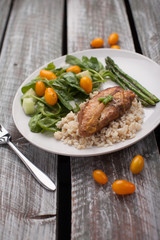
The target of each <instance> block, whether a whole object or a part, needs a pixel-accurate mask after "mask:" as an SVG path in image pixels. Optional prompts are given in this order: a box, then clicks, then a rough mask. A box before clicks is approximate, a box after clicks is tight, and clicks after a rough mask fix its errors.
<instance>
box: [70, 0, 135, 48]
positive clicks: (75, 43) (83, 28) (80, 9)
mask: <svg viewBox="0 0 160 240" xmlns="http://www.w3.org/2000/svg"><path fill="white" fill-rule="evenodd" d="M67 9H68V11H67V13H68V14H67V16H68V18H67V23H68V52H74V51H79V50H85V49H90V42H91V41H92V40H93V39H94V38H97V37H101V38H103V39H104V47H107V48H110V46H109V44H108V37H109V35H110V34H111V33H112V32H117V33H118V34H119V42H118V45H119V46H120V47H121V48H122V49H128V50H131V51H133V50H134V45H133V41H132V38H131V31H130V28H129V23H128V18H127V15H126V10H125V6H124V2H123V1H122V0H120V1H116V0H108V1H103V0H99V1H97V0H93V1H92V0H87V1H85V0H81V1H77V0H76V1H74V0H68V7H67ZM125 29H126V31H125Z"/></svg>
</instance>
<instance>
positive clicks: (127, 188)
mask: <svg viewBox="0 0 160 240" xmlns="http://www.w3.org/2000/svg"><path fill="white" fill-rule="evenodd" d="M112 189H113V191H114V192H115V193H116V194H118V195H127V194H131V193H134V191H135V185H134V184H133V183H131V182H128V181H126V180H121V179H120V180H116V181H115V182H114V183H113V184H112Z"/></svg>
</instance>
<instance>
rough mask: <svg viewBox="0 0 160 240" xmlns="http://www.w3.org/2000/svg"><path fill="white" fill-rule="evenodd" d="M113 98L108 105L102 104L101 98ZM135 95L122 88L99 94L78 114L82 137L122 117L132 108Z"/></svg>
mask: <svg viewBox="0 0 160 240" xmlns="http://www.w3.org/2000/svg"><path fill="white" fill-rule="evenodd" d="M108 95H112V96H113V100H112V101H111V102H109V103H108V104H106V105H105V104H104V103H102V102H100V101H99V100H98V99H99V98H100V97H107V96H108ZM134 98H135V94H134V93H133V92H132V91H130V90H123V89H122V88H121V87H112V88H108V89H105V90H102V91H101V92H99V93H98V94H97V95H96V96H94V97H93V98H92V99H90V100H89V101H88V102H87V103H86V104H85V106H84V107H83V108H82V109H81V110H80V112H79V114H78V122H79V134H80V136H84V137H87V136H90V135H92V134H93V133H95V132H97V131H99V130H101V129H102V128H103V127H105V126H107V125H108V124H109V123H110V122H111V121H113V120H115V119H117V118H119V117H121V116H122V115H123V114H124V113H125V111H126V110H128V109H129V108H130V107H131V104H132V101H133V99H134Z"/></svg>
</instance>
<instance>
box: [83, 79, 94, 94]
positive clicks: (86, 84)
mask: <svg viewBox="0 0 160 240" xmlns="http://www.w3.org/2000/svg"><path fill="white" fill-rule="evenodd" d="M92 85H93V84H92V80H91V79H90V78H89V77H82V78H81V79H80V86H81V88H83V89H84V91H86V93H88V94H89V93H91V92H92Z"/></svg>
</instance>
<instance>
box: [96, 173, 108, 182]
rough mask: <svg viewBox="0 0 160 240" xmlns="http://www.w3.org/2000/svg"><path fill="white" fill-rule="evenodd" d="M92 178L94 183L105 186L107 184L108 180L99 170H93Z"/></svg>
mask: <svg viewBox="0 0 160 240" xmlns="http://www.w3.org/2000/svg"><path fill="white" fill-rule="evenodd" d="M93 178H94V180H95V181H96V182H98V183H101V184H106V183H107V182H108V178H107V176H106V174H105V173H104V172H103V171H101V170H94V171H93Z"/></svg>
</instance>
